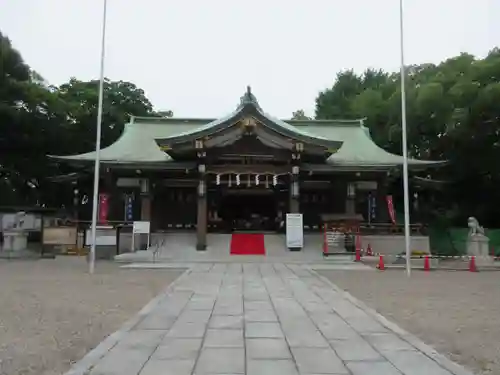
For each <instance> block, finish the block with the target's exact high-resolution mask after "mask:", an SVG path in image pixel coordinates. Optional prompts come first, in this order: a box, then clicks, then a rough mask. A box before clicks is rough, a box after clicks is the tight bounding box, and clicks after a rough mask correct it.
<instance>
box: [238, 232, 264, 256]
mask: <svg viewBox="0 0 500 375" xmlns="http://www.w3.org/2000/svg"><path fill="white" fill-rule="evenodd" d="M231 255H266V248H265V246H264V235H263V234H255V233H234V234H233V235H232V237H231Z"/></svg>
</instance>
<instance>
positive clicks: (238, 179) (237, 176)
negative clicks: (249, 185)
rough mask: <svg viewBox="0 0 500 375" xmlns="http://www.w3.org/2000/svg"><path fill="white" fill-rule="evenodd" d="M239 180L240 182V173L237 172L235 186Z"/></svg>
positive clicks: (238, 184)
mask: <svg viewBox="0 0 500 375" xmlns="http://www.w3.org/2000/svg"><path fill="white" fill-rule="evenodd" d="M240 182H241V181H240V175H239V174H237V175H236V186H240Z"/></svg>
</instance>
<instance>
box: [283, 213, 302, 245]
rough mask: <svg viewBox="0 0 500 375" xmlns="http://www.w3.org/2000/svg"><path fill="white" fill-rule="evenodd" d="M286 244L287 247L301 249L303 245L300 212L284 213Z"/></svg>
mask: <svg viewBox="0 0 500 375" xmlns="http://www.w3.org/2000/svg"><path fill="white" fill-rule="evenodd" d="M286 246H287V247H288V248H289V249H301V248H303V247H304V225H303V219H302V214H286Z"/></svg>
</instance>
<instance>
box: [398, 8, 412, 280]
mask: <svg viewBox="0 0 500 375" xmlns="http://www.w3.org/2000/svg"><path fill="white" fill-rule="evenodd" d="M403 18H404V12H403V0H399V34H400V52H401V69H400V70H401V128H402V141H401V143H402V147H403V194H404V216H405V254H406V274H407V275H408V277H410V276H411V249H410V193H409V188H408V140H407V134H406V85H405V76H406V73H405V53H404V51H405V50H404V20H403Z"/></svg>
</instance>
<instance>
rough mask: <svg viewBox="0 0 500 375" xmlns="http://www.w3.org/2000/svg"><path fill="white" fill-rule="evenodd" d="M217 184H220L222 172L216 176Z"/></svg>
mask: <svg viewBox="0 0 500 375" xmlns="http://www.w3.org/2000/svg"><path fill="white" fill-rule="evenodd" d="M215 184H216V185H220V174H218V175H217V176H216V177H215Z"/></svg>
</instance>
